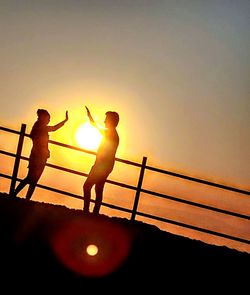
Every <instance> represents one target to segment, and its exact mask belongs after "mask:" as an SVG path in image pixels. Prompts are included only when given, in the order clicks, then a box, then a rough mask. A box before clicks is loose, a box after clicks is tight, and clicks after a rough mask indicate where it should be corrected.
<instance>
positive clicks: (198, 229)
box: [136, 211, 250, 244]
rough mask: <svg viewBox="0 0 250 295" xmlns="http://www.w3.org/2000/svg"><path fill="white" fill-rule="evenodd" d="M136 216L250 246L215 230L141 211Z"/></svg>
mask: <svg viewBox="0 0 250 295" xmlns="http://www.w3.org/2000/svg"><path fill="white" fill-rule="evenodd" d="M136 214H137V215H140V216H144V217H147V218H150V219H156V220H159V221H163V222H166V223H171V224H174V225H178V226H181V227H186V228H189V229H193V230H197V231H200V232H205V233H208V234H212V235H215V236H220V237H223V238H226V239H230V240H235V241H238V242H241V243H246V244H250V241H249V240H246V239H243V238H238V237H234V236H231V235H227V234H223V233H219V232H216V231H213V230H209V229H205V228H201V227H197V226H194V225H190V224H185V223H182V222H179V221H175V220H171V219H166V218H163V217H159V216H153V215H151V214H147V213H143V212H139V211H137V212H136Z"/></svg>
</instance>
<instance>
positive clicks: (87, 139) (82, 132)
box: [75, 122, 102, 149]
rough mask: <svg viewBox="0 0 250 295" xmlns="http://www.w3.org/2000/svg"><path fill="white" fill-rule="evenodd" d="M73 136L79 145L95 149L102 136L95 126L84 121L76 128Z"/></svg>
mask: <svg viewBox="0 0 250 295" xmlns="http://www.w3.org/2000/svg"><path fill="white" fill-rule="evenodd" d="M75 138H76V141H77V144H78V145H79V146H80V147H82V148H84V149H97V147H98V146H99V143H100V141H101V139H102V136H101V134H100V132H99V131H98V130H97V129H96V128H95V127H93V126H92V125H91V124H90V123H89V122H86V123H84V124H82V125H81V126H80V127H79V128H78V129H77V130H76V133H75Z"/></svg>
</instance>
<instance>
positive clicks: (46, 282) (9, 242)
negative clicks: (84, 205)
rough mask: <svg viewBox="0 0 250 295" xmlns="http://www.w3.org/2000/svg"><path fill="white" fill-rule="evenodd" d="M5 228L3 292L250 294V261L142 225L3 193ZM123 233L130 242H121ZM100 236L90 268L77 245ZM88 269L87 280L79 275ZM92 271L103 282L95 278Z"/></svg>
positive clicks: (0, 207)
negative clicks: (96, 258) (97, 252)
mask: <svg viewBox="0 0 250 295" xmlns="http://www.w3.org/2000/svg"><path fill="white" fill-rule="evenodd" d="M0 226H1V243H0V255H1V256H0V261H1V263H0V267H1V277H0V278H1V279H0V282H1V289H3V290H5V292H6V293H11V292H12V291H13V292H14V290H16V291H17V292H19V293H21V294H24V292H25V293H27V292H28V293H31V292H32V293H34V294H36V293H37V292H46V293H47V294H49V293H50V292H55V291H56V292H57V293H56V294H60V292H63V293H65V292H70V293H68V294H88V293H86V291H88V292H89V293H90V292H91V293H92V294H97V292H98V293H99V294H100V292H101V293H102V294H104V293H105V294H128V293H129V294H134V292H140V293H139V294H142V293H145V292H146V294H149V293H151V292H150V291H152V293H153V294H184V292H185V293H186V292H190V294H194V293H196V294H203V293H206V294H209V293H212V292H213V293H212V294H218V293H219V292H223V294H226V293H225V292H227V291H228V292H229V291H230V294H232V292H235V294H243V291H244V292H246V291H247V289H249V265H250V254H248V253H245V252H239V251H237V250H233V249H230V248H227V247H224V246H214V245H210V244H206V243H203V242H201V241H197V240H192V239H189V238H185V237H182V236H178V235H174V234H171V233H168V232H164V231H161V230H160V229H158V228H157V227H155V226H152V225H149V224H146V223H143V222H139V221H133V222H132V221H130V220H128V219H125V218H116V217H108V216H104V215H97V216H96V215H93V214H88V215H86V214H85V215H84V214H83V212H82V210H74V209H69V208H67V207H64V206H59V205H52V204H45V203H40V202H35V201H31V200H30V201H29V200H26V199H23V198H11V197H9V196H8V195H7V194H4V193H2V194H0ZM118 229H122V231H121V232H124V233H126V238H123V237H122V236H120V237H119V230H118ZM98 230H100V231H99V233H100V234H101V235H103V236H102V238H101V239H100V241H101V243H102V244H104V245H105V247H104V248H103V251H104V252H103V253H105V255H106V256H105V255H104V254H103V257H102V256H101V254H100V259H102V262H100V261H99V262H98V261H94V260H91V261H92V262H90V264H88V263H89V262H86V261H84V259H85V258H86V257H85V258H84V257H83V256H82V254H81V251H79V244H81V243H83V244H84V243H85V242H86V240H87V239H88V237H89V236H91V237H92V238H93V237H95V238H96V239H97V240H98V238H97V232H98ZM78 235H79V238H78ZM105 235H106V237H107V239H106V238H105ZM69 249H71V250H69ZM72 249H73V250H72ZM57 251H58V252H57ZM70 251H71V252H70ZM56 253H57V254H56ZM58 253H59V254H58ZM72 253H73V254H72ZM100 253H101V251H100ZM70 255H73V256H74V255H75V256H74V257H73V258H72V257H71V258H70ZM119 255H121V256H122V255H123V258H121V256H119ZM79 257H80V258H79ZM62 258H63V259H62ZM120 258H121V259H120ZM77 259H80V260H81V261H80V262H79V261H78V262H79V263H78V262H77V261H76V260H77ZM86 259H87V258H86ZM91 259H92V258H91ZM63 260H64V262H63ZM65 261H67V263H69V264H68V265H69V267H68V265H67V263H66V264H65ZM72 261H73V262H72ZM71 262H72V263H71ZM91 263H92V264H91ZM95 263H96V264H95ZM98 263H99V264H98ZM66 265H67V266H66ZM110 265H113V266H114V265H116V266H115V267H114V268H112V267H111V266H110ZM86 266H87V267H86ZM95 266H96V268H95ZM107 266H108V267H107ZM81 268H82V269H81ZM73 269H74V270H73ZM83 269H85V273H81V271H82V270H83ZM75 270H77V271H75ZM88 271H92V274H90V273H88ZM100 271H101V272H103V273H102V274H101V275H100ZM95 272H96V273H98V274H99V275H98V276H96V275H93V273H95ZM105 272H106V273H105ZM191 292H192V293H191Z"/></svg>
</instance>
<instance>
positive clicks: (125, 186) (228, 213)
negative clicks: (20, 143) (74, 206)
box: [0, 151, 250, 220]
mask: <svg viewBox="0 0 250 295" xmlns="http://www.w3.org/2000/svg"><path fill="white" fill-rule="evenodd" d="M0 152H1V151H0ZM4 154H6V155H9V156H15V154H13V153H8V152H4ZM21 159H23V160H28V158H27V157H23V156H21ZM46 166H48V167H51V168H54V169H58V170H62V171H66V172H69V173H73V174H77V175H80V176H85V177H87V176H88V174H87V173H83V172H79V171H75V170H71V169H68V168H63V167H61V166H57V165H54V164H49V163H47V164H46ZM106 182H107V183H110V184H113V185H117V186H121V187H124V188H128V189H132V190H136V187H135V186H131V185H127V184H123V183H120V182H116V181H112V180H107V181H106ZM141 192H142V193H146V194H150V195H154V196H157V197H161V198H164V199H168V200H172V201H175V202H180V203H183V204H187V205H190V206H195V207H199V208H203V209H206V210H211V211H215V212H219V213H222V214H227V215H231V216H235V217H239V218H242V219H246V220H250V216H248V215H244V214H240V213H236V212H232V211H227V210H224V209H220V208H215V207H212V206H208V205H204V204H200V203H196V202H192V201H188V200H183V199H180V198H177V197H173V196H170V195H166V194H161V193H157V192H153V191H150V190H147V189H143V188H142V189H141Z"/></svg>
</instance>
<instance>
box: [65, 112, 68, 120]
mask: <svg viewBox="0 0 250 295" xmlns="http://www.w3.org/2000/svg"><path fill="white" fill-rule="evenodd" d="M68 119H69V115H68V111H66V113H65V122H66V121H68Z"/></svg>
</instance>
